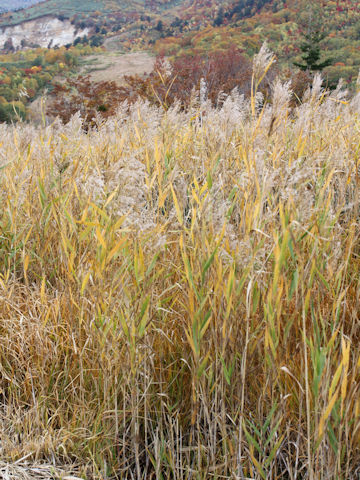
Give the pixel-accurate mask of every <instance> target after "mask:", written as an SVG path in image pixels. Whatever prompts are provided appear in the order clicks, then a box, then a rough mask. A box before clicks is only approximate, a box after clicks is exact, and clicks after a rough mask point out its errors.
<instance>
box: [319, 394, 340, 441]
mask: <svg viewBox="0 0 360 480" xmlns="http://www.w3.org/2000/svg"><path fill="white" fill-rule="evenodd" d="M338 395H339V389H337V390H336V392H335V393H334V395H333V396H332V397H331V400H330V402H329V404H328V406H327V407H326V410H325V412H324V413H323V415H322V416H321V418H320V422H319V438H320V437H322V436H323V433H324V426H325V422H326V420H327V419H328V418H329V416H330V413H331V411H332V409H333V408H334V405H335V402H336V400H337V398H338Z"/></svg>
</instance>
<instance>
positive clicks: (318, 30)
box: [294, 0, 332, 72]
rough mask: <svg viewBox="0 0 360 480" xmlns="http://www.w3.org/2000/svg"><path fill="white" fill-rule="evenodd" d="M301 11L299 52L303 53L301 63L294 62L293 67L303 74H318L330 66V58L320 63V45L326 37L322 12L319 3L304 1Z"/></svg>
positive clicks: (309, 0)
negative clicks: (301, 36)
mask: <svg viewBox="0 0 360 480" xmlns="http://www.w3.org/2000/svg"><path fill="white" fill-rule="evenodd" d="M301 11H302V13H301V15H300V19H299V25H300V27H301V28H302V31H303V32H305V33H303V42H302V43H301V44H300V50H301V51H302V53H303V55H302V57H301V59H302V63H300V62H294V65H295V66H297V67H299V68H300V69H301V70H303V71H304V72H305V71H308V72H316V71H317V72H319V71H321V70H323V69H324V68H325V67H328V66H329V65H331V64H332V59H331V58H327V59H325V60H322V61H321V43H322V41H323V40H324V39H325V38H326V37H327V33H326V30H325V26H324V22H323V10H322V7H321V6H320V4H319V3H317V2H313V1H312V0H305V1H304V2H303V4H302V7H301Z"/></svg>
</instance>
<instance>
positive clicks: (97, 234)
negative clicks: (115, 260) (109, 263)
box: [96, 227, 106, 250]
mask: <svg viewBox="0 0 360 480" xmlns="http://www.w3.org/2000/svg"><path fill="white" fill-rule="evenodd" d="M96 237H97V239H98V240H99V243H100V244H101V245H102V246H103V247H104V249H105V250H106V243H105V240H104V237H103V236H102V234H101V232H100V229H99V228H98V227H96Z"/></svg>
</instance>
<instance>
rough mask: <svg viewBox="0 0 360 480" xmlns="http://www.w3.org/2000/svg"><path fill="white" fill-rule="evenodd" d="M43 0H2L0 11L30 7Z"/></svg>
mask: <svg viewBox="0 0 360 480" xmlns="http://www.w3.org/2000/svg"><path fill="white" fill-rule="evenodd" d="M42 1H44V0H2V1H1V3H0V13H5V12H10V11H13V10H20V9H22V8H28V7H31V6H32V5H35V4H36V3H40V2H42Z"/></svg>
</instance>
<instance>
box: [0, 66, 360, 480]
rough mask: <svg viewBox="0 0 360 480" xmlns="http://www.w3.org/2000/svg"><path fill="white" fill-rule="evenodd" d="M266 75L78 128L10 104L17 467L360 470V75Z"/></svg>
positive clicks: (341, 473) (12, 456)
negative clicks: (357, 86)
mask: <svg viewBox="0 0 360 480" xmlns="http://www.w3.org/2000/svg"><path fill="white" fill-rule="evenodd" d="M268 60H269V59H268ZM270 60H271V59H270ZM264 68H265V67H264ZM260 70H261V69H260ZM260 70H259V73H258V77H257V78H259V79H260V80H261V76H262V75H263V73H264V70H263V71H260ZM257 84H258V82H257V79H256V78H255V77H254V81H253V95H252V98H251V99H249V100H247V99H244V98H243V97H242V96H239V95H237V94H236V92H234V93H233V94H232V95H231V96H229V97H228V98H227V99H225V100H224V101H223V104H222V106H221V107H219V108H216V109H215V108H213V107H212V106H211V105H210V104H208V103H206V102H205V101H203V102H202V103H201V104H199V102H197V101H196V99H194V104H193V106H192V107H191V108H190V109H189V111H187V112H183V111H181V110H180V109H179V108H178V107H176V106H175V107H172V108H170V109H161V108H156V107H153V106H150V105H149V104H147V103H144V102H138V103H136V104H135V105H133V106H131V107H129V106H127V105H123V106H122V107H121V108H120V109H119V112H118V114H117V116H116V117H114V118H112V119H110V120H107V121H106V122H104V123H102V122H99V125H98V127H97V129H94V130H92V131H89V132H87V133H85V132H84V131H83V130H82V128H81V120H80V119H79V117H74V118H73V119H72V120H71V122H70V123H69V124H68V125H65V126H64V125H61V124H60V123H57V122H55V123H54V124H52V125H50V126H42V127H35V126H33V125H29V124H18V125H16V126H6V125H0V138H1V147H0V162H1V165H2V167H1V173H0V196H1V200H2V202H1V204H2V209H1V213H0V262H1V276H0V332H1V336H0V398H1V405H0V439H1V443H0V449H1V450H0V451H1V458H2V460H3V462H5V464H6V465H8V466H11V465H13V466H14V465H15V466H16V465H17V466H18V469H17V470H16V468H15V467H14V468H13V470H14V471H15V470H16V471H19V469H20V466H21V468H22V471H23V472H25V471H26V472H27V473H26V474H25V473H23V475H22V474H21V472H20V473H18V477H17V478H32V476H31V475H33V474H32V473H31V468H33V470H34V469H35V470H34V471H35V472H36V468H35V467H34V465H35V464H36V465H40V466H41V465H42V467H41V468H45V465H49V472H53V473H49V476H48V478H65V477H64V476H62V475H65V473H58V474H57V475H55V473H54V472H55V471H61V472H68V473H67V475H76V476H77V477H78V478H96V479H109V478H119V479H164V480H165V479H179V480H180V479H211V478H214V479H223V478H231V479H250V478H251V479H264V480H265V479H294V480H295V479H305V478H310V479H354V478H357V477H358V476H359V475H360V451H359V440H360V395H359V374H360V355H359V348H358V344H359V333H360V332H359V312H360V275H359V273H360V268H359V267H360V259H359V254H360V248H359V231H360V229H359V218H360V217H359V215H360V211H359V186H360V184H359V174H360V170H359V169H360V163H359V162H360V160H359V152H360V142H359V139H360V136H359V132H360V121H359V116H358V115H359V112H360V95H359V94H357V95H355V96H354V97H353V98H347V97H345V94H344V92H343V90H342V89H341V88H339V89H338V90H336V91H335V92H332V93H331V94H329V93H328V92H325V91H323V90H322V89H321V81H320V80H319V77H316V78H315V80H314V85H313V87H312V89H311V90H309V91H308V92H307V94H306V95H305V97H304V99H303V101H302V103H301V105H299V106H298V107H296V108H290V106H289V104H290V98H291V92H290V90H289V85H287V84H285V85H282V84H281V83H280V82H277V83H276V84H275V85H274V88H273V97H272V100H271V102H268V103H263V102H262V101H261V98H260V94H259V93H257V91H256V90H257ZM26 465H27V466H28V469H26V468H25V467H26ZM31 465H33V467H31ZM51 466H52V467H51ZM38 468H40V467H38ZM56 468H58V469H59V470H56ZM6 471H7V472H8V473H7V474H8V478H16V475H15V474H13V476H11V475H10V473H11V471H12V470H11V469H10V467H9V469H8V470H6ZM9 472H10V473H9ZM14 475H15V476H14ZM26 475H27V476H26ZM39 475H40V474H39ZM69 478H70V477H69Z"/></svg>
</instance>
